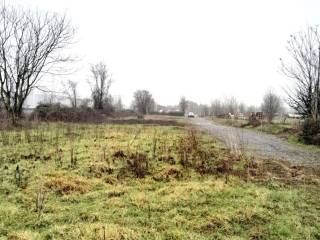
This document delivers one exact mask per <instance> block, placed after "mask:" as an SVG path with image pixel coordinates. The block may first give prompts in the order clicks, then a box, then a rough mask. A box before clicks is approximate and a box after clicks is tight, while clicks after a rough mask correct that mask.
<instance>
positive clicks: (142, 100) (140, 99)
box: [132, 90, 155, 114]
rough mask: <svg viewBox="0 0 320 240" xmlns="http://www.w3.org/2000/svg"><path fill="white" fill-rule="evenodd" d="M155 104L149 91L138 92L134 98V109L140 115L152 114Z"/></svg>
mask: <svg viewBox="0 0 320 240" xmlns="http://www.w3.org/2000/svg"><path fill="white" fill-rule="evenodd" d="M154 104H155V102H154V100H153V98H152V95H151V93H150V92H149V91H147V90H137V91H136V92H135V93H134V96H133V104H132V105H133V107H134V108H135V109H136V110H137V111H138V112H139V113H140V114H147V113H149V112H150V110H151V109H152V107H153V106H154Z"/></svg>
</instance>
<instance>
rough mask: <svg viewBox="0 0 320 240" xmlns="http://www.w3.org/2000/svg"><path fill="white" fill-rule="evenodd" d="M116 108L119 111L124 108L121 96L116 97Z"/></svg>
mask: <svg viewBox="0 0 320 240" xmlns="http://www.w3.org/2000/svg"><path fill="white" fill-rule="evenodd" d="M113 105H114V109H115V111H117V112H120V111H122V110H123V104H122V99H121V97H120V96H118V97H116V98H114V104H113Z"/></svg>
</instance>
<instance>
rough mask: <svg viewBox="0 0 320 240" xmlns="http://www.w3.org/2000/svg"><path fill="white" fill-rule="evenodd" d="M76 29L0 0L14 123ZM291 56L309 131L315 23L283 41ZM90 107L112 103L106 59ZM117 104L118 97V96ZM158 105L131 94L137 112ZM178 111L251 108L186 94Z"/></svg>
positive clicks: (314, 91)
mask: <svg viewBox="0 0 320 240" xmlns="http://www.w3.org/2000/svg"><path fill="white" fill-rule="evenodd" d="M75 32H76V31H75V28H74V27H73V26H72V24H71V22H70V20H69V19H68V18H67V16H66V15H61V14H57V13H50V12H39V11H32V10H28V9H23V8H18V7H15V6H13V5H6V4H3V5H2V6H1V9H0V101H1V105H2V106H3V108H4V109H5V111H6V113H7V115H8V116H9V117H10V119H11V121H12V123H16V122H17V121H18V120H19V119H20V118H21V117H22V113H23V106H24V104H25V101H26V99H27V98H28V96H29V95H30V94H31V93H32V92H33V91H34V90H35V89H40V90H41V85H40V84H39V82H40V81H41V80H42V79H43V78H44V77H45V76H47V75H48V74H57V73H61V71H63V70H62V69H63V66H64V65H65V64H66V63H67V62H70V61H72V57H70V56H69V55H68V54H66V51H64V50H66V49H67V48H68V47H70V45H71V44H72V43H73V39H74V36H75ZM287 50H288V53H289V57H288V58H286V59H280V63H281V67H282V72H283V74H284V75H285V76H286V77H288V78H289V79H291V80H292V82H293V84H292V85H293V87H292V88H290V89H287V95H288V96H287V99H286V101H287V103H288V104H289V106H290V107H291V108H293V109H294V110H295V111H296V112H297V113H298V114H300V115H302V116H303V118H304V119H305V122H306V124H307V126H306V129H310V128H312V129H313V130H312V131H313V134H318V133H319V131H320V124H319V122H320V86H319V85H320V34H319V28H318V27H312V26H310V27H307V28H306V29H305V30H303V31H300V32H298V33H296V34H292V35H291V36H290V39H289V40H288V43H287ZM90 71H91V75H92V77H91V79H90V81H89V84H90V90H91V100H92V108H94V109H97V110H103V109H104V110H106V111H111V110H112V108H113V107H114V105H115V103H114V101H113V99H112V97H111V95H110V87H111V85H112V78H111V75H110V73H109V71H108V69H107V66H106V65H105V64H104V63H97V64H94V65H92V66H91V68H90ZM64 94H65V95H66V96H67V98H68V99H69V101H70V105H71V107H72V108H77V107H78V106H79V102H78V91H77V82H74V81H69V82H68V83H67V84H66V86H65V93H64ZM117 104H118V105H121V104H122V103H121V100H118V101H117ZM281 105H282V104H281V99H280V98H279V96H277V95H276V94H274V93H273V92H272V91H268V92H267V93H266V94H265V96H264V98H263V102H262V104H261V106H260V109H261V111H263V112H265V114H266V116H267V119H268V121H272V119H273V118H274V115H275V114H276V113H277V112H279V111H280V109H281ZM155 106H156V103H155V100H154V99H153V97H152V95H151V93H150V92H148V91H147V90H138V91H136V92H135V93H134V100H133V103H132V108H133V109H135V110H136V111H137V112H139V113H141V114H147V113H149V112H152V109H154V108H155ZM179 107H180V110H181V111H182V112H183V113H185V112H186V111H187V109H191V111H193V110H192V109H197V111H198V113H199V115H207V114H209V115H210V114H214V115H220V114H225V113H227V112H228V113H230V114H235V113H236V112H245V110H246V111H253V110H254V107H252V106H245V105H244V104H241V103H237V101H236V99H235V98H232V97H230V98H228V99H225V100H224V101H220V100H214V101H213V102H212V104H211V105H210V106H208V105H198V104H196V103H194V102H191V101H187V100H186V99H185V98H184V97H183V98H181V100H180V103H179Z"/></svg>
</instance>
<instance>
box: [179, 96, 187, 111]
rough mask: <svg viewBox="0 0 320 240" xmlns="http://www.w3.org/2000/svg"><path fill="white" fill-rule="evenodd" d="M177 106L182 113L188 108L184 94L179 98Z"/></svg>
mask: <svg viewBox="0 0 320 240" xmlns="http://www.w3.org/2000/svg"><path fill="white" fill-rule="evenodd" d="M179 107H180V111H181V112H183V114H185V113H186V110H187V108H188V101H187V100H186V98H185V97H184V96H183V97H181V98H180V102H179Z"/></svg>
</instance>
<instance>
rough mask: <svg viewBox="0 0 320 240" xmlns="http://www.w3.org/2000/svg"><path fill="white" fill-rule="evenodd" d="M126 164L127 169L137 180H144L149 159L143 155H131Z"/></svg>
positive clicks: (147, 170)
mask: <svg viewBox="0 0 320 240" xmlns="http://www.w3.org/2000/svg"><path fill="white" fill-rule="evenodd" d="M127 164H128V165H127V166H128V169H129V170H130V171H131V172H133V173H134V174H135V175H136V177H137V178H144V177H145V176H146V175H147V174H148V173H149V159H148V156H147V155H146V154H144V153H136V154H132V155H131V156H130V159H129V160H128V161H127Z"/></svg>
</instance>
